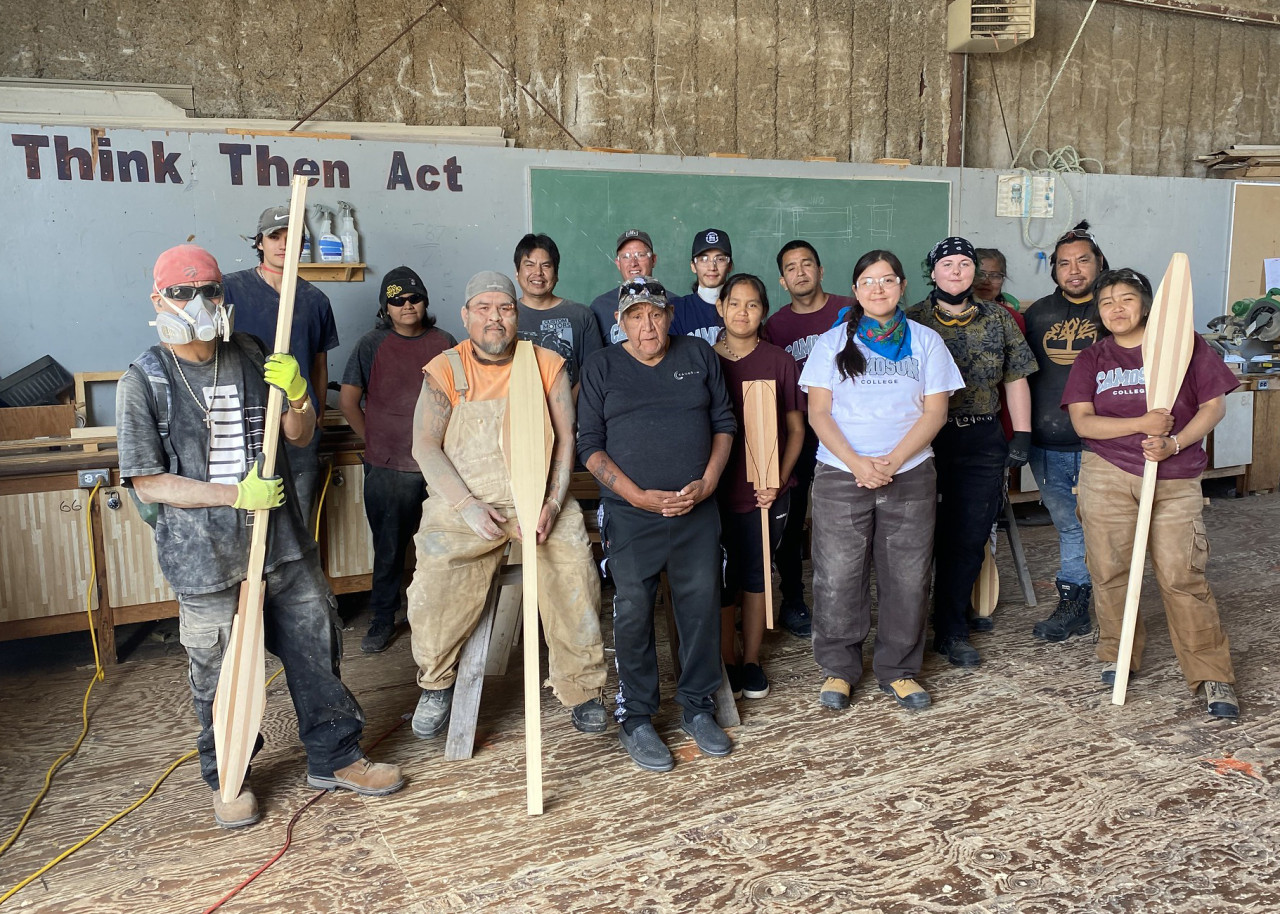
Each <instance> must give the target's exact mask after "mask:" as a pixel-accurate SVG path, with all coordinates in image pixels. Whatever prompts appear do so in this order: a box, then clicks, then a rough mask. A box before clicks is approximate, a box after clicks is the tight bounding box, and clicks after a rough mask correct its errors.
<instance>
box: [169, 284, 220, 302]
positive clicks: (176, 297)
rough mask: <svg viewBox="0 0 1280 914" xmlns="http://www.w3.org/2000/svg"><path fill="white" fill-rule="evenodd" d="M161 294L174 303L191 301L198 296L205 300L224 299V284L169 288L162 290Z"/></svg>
mask: <svg viewBox="0 0 1280 914" xmlns="http://www.w3.org/2000/svg"><path fill="white" fill-rule="evenodd" d="M160 294H161V295H163V296H164V297H165V298H168V299H172V300H173V301H191V299H193V298H195V297H196V296H197V295H203V296H204V297H205V298H222V283H220V282H210V283H205V284H204V285H202V286H169V288H167V289H161V290H160Z"/></svg>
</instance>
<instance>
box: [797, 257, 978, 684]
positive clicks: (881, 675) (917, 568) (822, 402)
mask: <svg viewBox="0 0 1280 914" xmlns="http://www.w3.org/2000/svg"><path fill="white" fill-rule="evenodd" d="M906 286H907V280H906V276H905V274H904V273H903V270H902V264H901V262H899V260H898V258H897V257H895V256H894V255H893V254H892V253H890V252H889V251H870V252H869V253H867V254H864V255H863V256H862V257H861V259H859V260H858V263H857V264H856V265H855V266H854V269H853V295H854V298H855V299H856V302H857V304H856V305H855V306H854V307H853V309H852V310H851V311H850V313H849V317H848V319H847V320H846V321H845V323H843V324H839V325H837V326H835V327H833V328H832V329H830V330H828V331H827V332H826V333H824V334H823V335H822V336H820V337H819V338H818V341H817V343H816V344H815V345H814V347H813V351H812V352H811V353H810V355H809V360H808V361H807V362H806V363H805V367H804V371H803V372H801V375H800V387H801V388H802V389H803V390H804V391H805V392H806V393H807V394H808V395H809V424H810V425H812V426H813V430H814V432H816V433H817V435H818V440H819V442H820V443H819V446H818V468H817V471H816V473H815V474H814V478H813V596H814V607H813V654H814V658H815V659H816V660H817V662H818V665H819V666H820V667H821V668H822V670H823V672H824V673H825V674H826V677H827V679H826V681H825V682H824V683H823V686H822V692H821V694H820V695H819V701H820V702H821V703H822V704H823V705H825V706H826V707H829V708H837V709H838V708H847V707H848V706H849V694H850V692H851V691H852V688H853V686H854V685H855V684H856V683H857V682H858V680H859V679H860V678H861V677H862V643H863V642H864V641H865V640H866V637H867V634H868V632H869V631H870V630H871V587H870V583H871V565H872V562H874V563H875V568H876V584H877V591H878V595H879V600H878V604H879V610H878V619H877V630H876V641H875V652H874V660H873V664H872V667H873V670H874V672H875V676H876V681H877V682H878V683H879V685H880V689H881V690H882V691H884V692H887V693H889V694H891V695H893V696H894V698H895V699H896V700H897V702H898V704H900V705H902V706H903V707H906V708H923V707H925V706H926V705H928V704H929V693H928V692H926V691H925V690H924V689H923V688H922V687H921V686H920V684H919V683H918V682H916V677H917V676H918V675H919V674H920V663H921V659H922V657H923V655H924V634H925V621H926V610H927V604H928V595H929V577H930V574H929V566H930V562H931V561H932V559H933V527H934V502H935V499H936V485H935V476H934V469H933V450H932V448H931V447H930V446H929V445H930V442H931V441H933V436H934V435H936V434H937V432H938V430H939V429H940V428H942V425H943V423H944V422H946V420H947V400H948V397H949V396H950V395H951V392H952V391H954V390H958V389H960V388H961V387H963V386H964V379H963V378H962V377H961V375H960V370H959V369H958V368H956V364H955V362H954V361H953V360H952V358H951V354H950V353H949V352H948V351H947V347H946V345H945V344H944V343H943V342H942V337H940V336H939V335H938V334H937V333H936V332H935V331H933V330H930V329H929V328H927V327H924V326H922V325H920V324H918V323H916V322H915V321H912V320H908V319H907V317H906V315H905V314H904V313H903V311H902V309H901V308H900V307H898V302H899V301H900V300H901V298H902V294H903V292H904V290H905V289H906Z"/></svg>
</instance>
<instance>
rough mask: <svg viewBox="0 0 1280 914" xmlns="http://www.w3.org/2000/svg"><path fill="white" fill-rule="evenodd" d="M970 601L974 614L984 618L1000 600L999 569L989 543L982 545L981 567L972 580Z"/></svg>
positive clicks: (994, 609)
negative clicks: (974, 579) (976, 576)
mask: <svg viewBox="0 0 1280 914" xmlns="http://www.w3.org/2000/svg"><path fill="white" fill-rule="evenodd" d="M970 602H972V603H973V611H974V614H975V615H977V616H979V617H980V618H984V619H985V618H987V617H988V616H990V615H991V614H992V613H994V612H995V611H996V604H997V603H999V602H1000V570H999V569H998V568H996V554H995V551H994V550H993V549H992V547H991V544H990V543H988V544H987V545H986V546H984V547H983V553H982V568H981V569H979V570H978V579H977V580H976V581H974V582H973V593H972V594H971V595H970Z"/></svg>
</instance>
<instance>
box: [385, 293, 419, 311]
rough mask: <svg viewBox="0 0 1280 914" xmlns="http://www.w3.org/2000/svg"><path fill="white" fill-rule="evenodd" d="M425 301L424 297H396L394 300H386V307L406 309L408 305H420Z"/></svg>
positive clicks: (415, 295) (416, 295) (414, 295)
mask: <svg viewBox="0 0 1280 914" xmlns="http://www.w3.org/2000/svg"><path fill="white" fill-rule="evenodd" d="M426 300H427V297H426V296H425V295H418V294H417V293H416V292H415V293H414V294H413V295H397V296H396V297H395V298H388V299H387V304H388V305H395V306H396V307H397V308H407V307H408V306H409V305H420V304H422V303H423V302H424V301H426Z"/></svg>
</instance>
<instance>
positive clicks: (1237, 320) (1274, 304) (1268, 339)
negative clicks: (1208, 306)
mask: <svg viewBox="0 0 1280 914" xmlns="http://www.w3.org/2000/svg"><path fill="white" fill-rule="evenodd" d="M1204 339H1205V342H1207V343H1208V344H1209V345H1210V346H1212V347H1213V348H1214V349H1216V350H1217V351H1218V352H1220V353H1221V354H1222V357H1223V358H1224V359H1225V360H1226V361H1228V362H1237V363H1241V370H1243V371H1245V372H1265V371H1280V355H1278V354H1277V353H1276V347H1275V342H1276V341H1277V340H1280V288H1277V289H1270V290H1268V292H1267V294H1266V295H1265V296H1263V297H1262V298H1256V299H1254V298H1245V299H1241V300H1240V301H1238V302H1236V303H1235V304H1233V305H1232V306H1231V311H1230V313H1229V314H1222V315H1219V316H1218V317H1215V318H1213V319H1212V320H1211V321H1209V332H1208V333H1206V334H1204Z"/></svg>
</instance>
